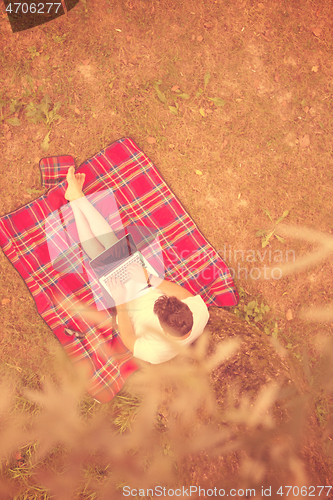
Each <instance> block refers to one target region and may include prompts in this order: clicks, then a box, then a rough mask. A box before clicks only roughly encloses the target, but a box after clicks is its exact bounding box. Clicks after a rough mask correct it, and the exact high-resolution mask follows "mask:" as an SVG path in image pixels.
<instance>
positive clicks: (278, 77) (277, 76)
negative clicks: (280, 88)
mask: <svg viewBox="0 0 333 500" xmlns="http://www.w3.org/2000/svg"><path fill="white" fill-rule="evenodd" d="M274 80H275V81H276V82H278V81H279V80H280V75H279V73H275V75H274Z"/></svg>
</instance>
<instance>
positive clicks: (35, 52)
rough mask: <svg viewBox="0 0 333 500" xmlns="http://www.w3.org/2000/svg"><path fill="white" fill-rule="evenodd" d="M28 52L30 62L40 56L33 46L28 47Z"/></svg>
mask: <svg viewBox="0 0 333 500" xmlns="http://www.w3.org/2000/svg"><path fill="white" fill-rule="evenodd" d="M28 52H30V55H31V58H32V60H34V59H35V57H39V55H40V54H39V52H38V51H37V49H36V47H35V46H34V45H33V46H32V47H28Z"/></svg>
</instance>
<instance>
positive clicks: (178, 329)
mask: <svg viewBox="0 0 333 500" xmlns="http://www.w3.org/2000/svg"><path fill="white" fill-rule="evenodd" d="M154 313H155V314H156V315H157V317H158V319H159V322H160V325H161V327H162V328H163V331H164V332H165V333H167V334H169V335H172V336H173V337H183V336H184V335H186V334H187V333H189V332H190V331H191V330H192V326H193V314H192V311H191V309H190V308H189V307H188V305H187V304H184V302H182V301H181V300H179V299H177V297H169V296H168V295H161V297H159V298H158V299H157V300H156V302H155V304H154Z"/></svg>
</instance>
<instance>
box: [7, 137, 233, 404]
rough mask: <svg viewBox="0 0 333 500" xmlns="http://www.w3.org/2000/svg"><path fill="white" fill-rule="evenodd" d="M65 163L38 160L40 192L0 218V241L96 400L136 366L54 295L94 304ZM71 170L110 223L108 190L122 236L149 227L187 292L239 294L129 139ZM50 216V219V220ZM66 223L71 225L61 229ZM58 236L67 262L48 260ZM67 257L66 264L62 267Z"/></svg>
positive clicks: (114, 335) (111, 337) (111, 336)
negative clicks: (85, 372) (87, 370)
mask: <svg viewBox="0 0 333 500" xmlns="http://www.w3.org/2000/svg"><path fill="white" fill-rule="evenodd" d="M72 164H74V160H73V159H72V158H71V157H70V156H68V157H60V158H59V160H58V159H57V158H52V159H50V161H44V162H42V171H41V174H42V184H43V186H45V187H46V188H47V191H46V192H45V194H43V195H42V196H40V197H39V198H37V199H35V200H34V201H31V202H30V203H28V204H26V205H25V206H22V207H21V208H19V209H17V210H15V211H13V212H11V213H9V214H7V215H4V216H2V217H1V218H0V246H1V247H2V250H3V252H4V253H5V255H6V256H7V257H8V259H9V260H10V262H11V263H12V264H13V266H14V267H15V269H16V270H17V271H18V272H19V273H20V275H21V276H22V278H23V279H24V281H25V283H26V285H27V287H28V289H29V291H30V292H31V294H32V296H33V298H34V300H35V302H36V305H37V310H38V313H39V314H40V315H41V317H42V318H43V319H44V320H45V321H46V323H47V324H48V325H49V327H50V328H51V329H52V331H53V333H54V335H55V336H56V338H57V339H58V340H59V342H60V343H61V344H62V346H63V347H64V349H65V350H66V352H67V354H68V356H69V357H70V358H71V360H72V361H73V362H79V361H80V360H88V361H89V366H90V367H91V373H92V375H91V380H90V385H89V392H90V394H91V395H92V396H93V397H96V398H98V395H99V394H100V393H101V392H102V391H103V392H104V394H105V392H107V394H108V399H109V400H111V399H112V398H113V397H114V396H115V394H117V393H118V391H119V390H120V389H121V388H122V387H123V385H124V382H125V381H126V379H127V378H128V376H130V375H131V374H132V373H133V372H134V371H136V370H137V369H138V364H137V362H136V361H135V358H134V357H133V355H132V353H131V352H130V351H128V349H126V347H125V346H124V345H123V343H122V341H121V339H120V336H119V331H118V330H117V329H116V328H115V327H114V326H113V327H112V324H111V321H110V322H104V323H101V324H99V325H93V324H89V323H88V322H87V321H86V320H84V319H83V318H82V317H80V315H79V314H77V315H75V316H72V315H71V314H70V313H69V312H68V311H66V310H65V311H64V310H63V308H60V307H59V301H58V300H57V297H59V295H60V296H61V297H67V298H72V299H75V300H80V301H82V302H84V303H85V304H86V305H90V306H93V305H96V293H95V294H94V293H93V292H92V289H91V280H90V279H89V276H88V274H89V273H88V271H87V269H86V266H85V265H84V260H83V259H82V250H81V248H80V245H76V246H75V245H74V246H73V245H72V243H73V241H74V240H75V238H76V239H77V241H78V236H77V234H75V220H74V216H73V213H72V210H71V209H70V205H69V204H68V203H67V200H66V199H65V198H64V193H65V190H66V187H67V182H66V180H65V178H66V174H67V171H68V167H69V166H70V165H72ZM76 171H77V172H82V173H85V174H86V180H85V185H84V193H85V194H86V195H87V196H88V197H89V196H90V197H92V199H93V201H92V202H93V204H94V205H95V206H96V208H97V209H98V210H99V211H100V213H102V215H103V216H104V217H105V218H106V219H107V220H108V222H109V223H110V225H111V227H112V221H113V218H114V214H113V213H110V210H109V207H110V205H109V202H108V200H109V194H110V193H112V195H113V196H114V200H115V201H116V204H117V206H118V214H117V217H118V218H117V220H118V221H121V227H119V231H120V232H121V234H126V232H127V231H128V230H129V229H130V228H132V229H133V228H134V232H133V231H132V232H133V234H135V230H137V228H140V227H141V228H143V229H144V228H147V229H149V231H151V229H152V228H153V230H154V231H155V234H157V235H158V237H159V241H160V246H161V248H162V254H163V262H164V268H165V277H166V279H169V280H172V281H174V282H175V283H178V284H179V285H182V286H184V287H185V288H187V289H188V290H189V291H190V292H191V293H193V294H200V295H201V297H202V298H203V300H204V301H205V303H206V305H207V306H208V307H209V306H218V307H226V306H234V305H236V304H237V303H238V300H239V297H238V293H237V291H236V289H235V286H234V283H233V280H232V277H231V275H230V272H229V269H228V267H227V265H226V264H225V262H224V261H223V260H222V259H221V257H220V256H219V255H218V254H217V252H216V251H215V250H214V248H213V247H212V246H211V245H210V244H209V243H208V241H207V240H206V239H205V238H204V236H203V235H202V234H201V232H200V231H199V229H198V228H197V226H196V225H195V223H194V222H193V220H192V219H191V217H190V216H189V214H188V213H187V212H186V211H185V209H184V208H183V206H182V205H181V204H180V202H179V201H178V199H177V198H176V196H175V195H174V194H173V193H172V192H171V190H170V189H169V187H168V186H167V184H166V183H165V182H164V180H163V178H162V176H161V175H160V173H159V172H158V170H157V169H156V167H155V166H154V165H153V163H152V162H151V161H150V160H149V158H148V157H147V156H146V155H145V154H144V153H143V152H142V151H141V150H140V149H139V147H138V146H137V145H136V144H135V142H134V141H133V140H131V139H130V138H123V139H120V140H118V141H116V142H115V143H113V144H111V145H110V146H108V147H107V148H105V149H104V150H103V151H101V152H99V153H98V154H96V155H95V156H93V157H92V158H90V159H88V160H86V161H85V162H84V163H83V164H82V165H81V166H80V167H79V168H77V170H76ZM55 214H58V216H57V217H55ZM119 216H120V218H119ZM65 219H66V220H65ZM53 220H54V221H56V222H55V223H54V226H52V224H53V223H52V221H53ZM46 221H48V227H47V228H46V225H47V224H46ZM50 221H51V222H50ZM59 221H60V222H59ZM68 227H72V230H71V231H67V229H66V228H68ZM64 228H65V229H64ZM149 231H148V232H149ZM53 233H54V234H53ZM52 235H53V236H52ZM58 236H59V238H60V239H61V238H62V239H63V240H65V239H67V249H66V251H65V252H64V253H65V254H66V252H67V253H69V254H70V253H72V254H73V252H74V254H77V255H76V256H77V258H76V259H74V260H73V255H71V256H70V258H68V259H67V258H66V257H65V258H64V262H65V264H64V265H62V264H61V263H60V265H54V259H53V258H51V256H50V248H52V245H51V246H50V241H51V242H52V244H53V243H54V241H53V240H52V238H57V237H58ZM60 257H61V256H60ZM66 262H67V264H68V263H69V264H68V265H67V267H66ZM73 262H76V264H75V265H73ZM97 295H98V292H97ZM65 328H66V329H68V328H69V329H72V330H75V331H79V332H83V334H84V338H82V339H80V338H77V337H75V336H72V337H70V336H68V335H67V334H66V333H65Z"/></svg>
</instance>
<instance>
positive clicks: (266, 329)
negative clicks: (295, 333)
mask: <svg viewBox="0 0 333 500" xmlns="http://www.w3.org/2000/svg"><path fill="white" fill-rule="evenodd" d="M278 331H279V328H278V324H277V321H274V327H273V329H272V331H271V329H270V328H269V326H265V327H264V332H265V333H266V335H270V334H272V337H273V339H277V338H278Z"/></svg>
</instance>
